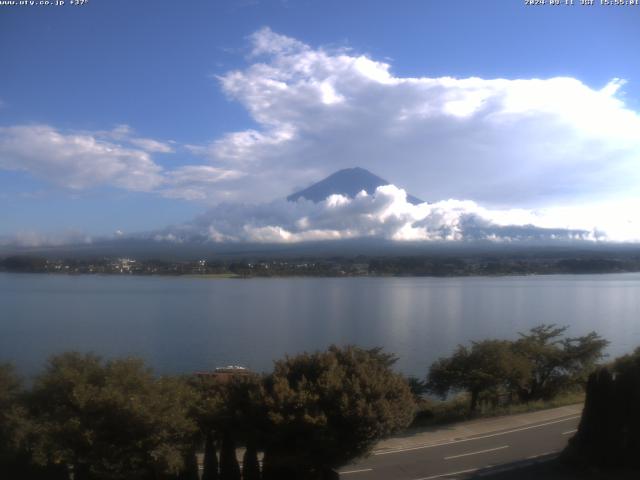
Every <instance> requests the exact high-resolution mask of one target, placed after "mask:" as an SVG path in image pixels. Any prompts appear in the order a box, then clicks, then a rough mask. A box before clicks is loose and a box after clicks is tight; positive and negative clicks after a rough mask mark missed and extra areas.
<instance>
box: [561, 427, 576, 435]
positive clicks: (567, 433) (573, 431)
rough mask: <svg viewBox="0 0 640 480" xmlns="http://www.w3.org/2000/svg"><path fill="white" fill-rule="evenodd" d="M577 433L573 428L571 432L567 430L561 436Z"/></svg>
mask: <svg viewBox="0 0 640 480" xmlns="http://www.w3.org/2000/svg"><path fill="white" fill-rule="evenodd" d="M577 431H578V429H577V428H574V429H573V430H567V431H566V432H562V435H571V434H572V433H576V432H577Z"/></svg>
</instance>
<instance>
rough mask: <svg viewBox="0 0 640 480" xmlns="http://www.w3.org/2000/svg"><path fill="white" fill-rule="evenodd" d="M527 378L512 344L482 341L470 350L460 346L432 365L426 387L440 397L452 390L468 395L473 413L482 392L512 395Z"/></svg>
mask: <svg viewBox="0 0 640 480" xmlns="http://www.w3.org/2000/svg"><path fill="white" fill-rule="evenodd" d="M527 376H528V369H527V365H526V363H525V362H524V361H523V359H522V357H520V356H518V355H517V354H516V353H515V351H514V348H513V344H512V342H509V341H506V340H484V341H482V342H472V344H471V348H467V347H465V346H462V345H460V346H458V348H457V350H456V351H455V352H454V354H453V355H452V356H451V357H447V358H440V359H439V360H437V361H436V362H434V363H433V364H432V365H431V368H430V369H429V375H428V384H427V386H428V389H429V391H431V392H432V393H434V394H437V395H440V396H442V397H445V396H446V395H447V394H449V393H450V392H455V391H461V390H462V391H467V392H469V395H470V405H469V411H470V412H471V413H474V412H475V411H476V408H477V406H478V401H479V399H480V395H481V394H482V393H483V392H486V391H489V390H498V389H502V390H504V391H505V392H511V391H512V390H513V389H514V388H516V387H517V386H518V385H520V384H522V382H523V381H524V380H525V379H526V378H527Z"/></svg>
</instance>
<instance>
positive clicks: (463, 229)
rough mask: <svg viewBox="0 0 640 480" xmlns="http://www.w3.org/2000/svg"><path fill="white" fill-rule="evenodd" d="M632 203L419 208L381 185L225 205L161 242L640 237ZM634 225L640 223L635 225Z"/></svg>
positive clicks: (402, 194) (470, 204) (457, 203)
mask: <svg viewBox="0 0 640 480" xmlns="http://www.w3.org/2000/svg"><path fill="white" fill-rule="evenodd" d="M636 206H640V202H636ZM628 207H629V205H609V208H607V209H604V210H602V211H594V210H592V209H591V208H589V206H586V207H584V208H582V209H578V208H571V209H550V210H541V211H532V210H526V209H488V208H484V207H482V206H480V205H478V204H477V203H476V202H473V201H470V200H465V201H461V200H445V201H440V202H436V203H433V204H429V203H422V204H418V205H414V204H411V203H409V202H407V200H406V193H405V191H404V190H402V189H399V188H397V187H396V186H394V185H386V186H382V187H378V189H377V190H376V192H375V193H374V194H372V195H367V194H366V193H365V192H361V193H360V194H359V195H357V196H356V197H355V198H348V197H344V196H341V195H332V196H330V197H328V198H327V199H326V200H325V201H324V202H320V203H313V202H310V201H306V200H299V201H297V202H287V201H285V200H277V201H273V202H269V203H261V204H251V205H249V204H244V205H242V204H237V203H234V204H223V205H220V206H217V207H214V208H213V209H211V210H210V211H209V212H207V213H206V214H204V215H202V216H200V217H199V218H197V219H196V220H194V221H193V222H190V223H187V224H183V225H180V226H178V227H173V228H169V229H167V230H166V231H164V232H160V233H158V234H157V235H155V239H156V240H158V241H170V242H187V241H202V240H204V241H211V242H258V243H295V242H303V241H319V240H344V239H353V238H378V239H387V240H394V241H400V242H403V241H426V242H442V241H453V242H475V241H488V242H509V243H511V242H532V243H533V242H535V243H537V244H550V243H557V242H575V241H581V242H603V241H604V242H628V241H635V242H638V241H640V222H637V221H634V220H633V215H632V214H631V212H632V210H630V209H628ZM616 209H617V210H616ZM612 212H614V213H612ZM628 222H634V223H633V225H632V228H629V225H628ZM619 227H622V228H619Z"/></svg>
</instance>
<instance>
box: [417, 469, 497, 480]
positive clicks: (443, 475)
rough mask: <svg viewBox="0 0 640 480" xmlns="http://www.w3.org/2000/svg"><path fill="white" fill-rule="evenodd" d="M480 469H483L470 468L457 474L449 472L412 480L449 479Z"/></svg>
mask: <svg viewBox="0 0 640 480" xmlns="http://www.w3.org/2000/svg"><path fill="white" fill-rule="evenodd" d="M482 468H484V467H480V468H470V469H468V470H459V471H457V472H450V473H441V474H440V475H431V476H430V477H422V478H416V479H414V480H433V479H434V478H443V477H450V476H451V475H461V474H463V473H472V472H477V471H478V470H480V469H482Z"/></svg>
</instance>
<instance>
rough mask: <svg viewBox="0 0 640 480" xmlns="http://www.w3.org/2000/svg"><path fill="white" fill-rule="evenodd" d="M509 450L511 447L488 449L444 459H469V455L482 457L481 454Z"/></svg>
mask: <svg viewBox="0 0 640 480" xmlns="http://www.w3.org/2000/svg"><path fill="white" fill-rule="evenodd" d="M505 448H509V445H503V446H502V447H495V448H487V449H486V450H478V451H477V452H471V453H461V454H460V455H451V456H450V457H444V459H445V460H452V459H454V458H460V457H468V456H469V455H480V454H481V453H488V452H495V451H496V450H504V449H505Z"/></svg>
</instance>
